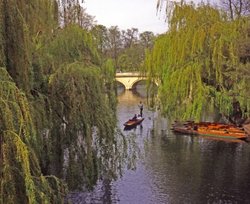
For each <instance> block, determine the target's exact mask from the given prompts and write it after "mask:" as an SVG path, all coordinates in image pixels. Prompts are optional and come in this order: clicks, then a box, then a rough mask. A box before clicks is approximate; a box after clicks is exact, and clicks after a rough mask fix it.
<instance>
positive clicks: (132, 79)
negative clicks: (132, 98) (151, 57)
mask: <svg viewBox="0 0 250 204" xmlns="http://www.w3.org/2000/svg"><path fill="white" fill-rule="evenodd" d="M115 78H116V80H117V81H119V82H120V83H122V84H123V85H124V86H125V88H126V89H132V88H133V85H134V84H135V83H137V82H138V81H141V80H146V79H147V78H146V77H145V76H142V75H141V73H139V72H117V73H116V77H115Z"/></svg>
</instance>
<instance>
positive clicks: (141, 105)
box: [138, 101, 143, 117]
mask: <svg viewBox="0 0 250 204" xmlns="http://www.w3.org/2000/svg"><path fill="white" fill-rule="evenodd" d="M138 107H139V108H140V116H141V117H142V111H143V103H142V102H141V101H140V103H139V104H138Z"/></svg>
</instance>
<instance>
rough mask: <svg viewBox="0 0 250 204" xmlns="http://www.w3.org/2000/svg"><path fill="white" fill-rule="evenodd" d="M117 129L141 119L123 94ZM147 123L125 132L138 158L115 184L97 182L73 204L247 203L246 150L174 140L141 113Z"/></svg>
mask: <svg viewBox="0 0 250 204" xmlns="http://www.w3.org/2000/svg"><path fill="white" fill-rule="evenodd" d="M118 100H119V104H118V110H117V116H118V120H119V121H118V126H119V127H120V128H121V129H123V123H124V122H125V121H126V120H127V119H128V118H131V117H132V116H133V115H134V114H135V113H139V108H138V106H137V105H138V103H139V101H140V100H142V101H143V102H144V104H145V103H146V101H145V100H146V99H143V98H141V97H139V96H138V95H135V94H133V93H132V92H131V91H126V92H124V93H122V94H120V96H119V97H118ZM144 117H145V120H144V121H143V123H142V126H137V128H136V129H133V130H130V131H123V133H124V134H125V135H126V137H128V139H129V138H131V139H135V141H136V144H137V145H138V147H139V150H140V151H139V152H140V154H139V153H138V154H136V155H134V158H133V159H134V162H133V163H134V165H128V169H127V170H124V174H123V176H122V177H121V178H119V179H118V180H117V181H113V182H100V183H98V185H97V186H96V188H95V189H94V191H92V192H88V193H77V194H76V195H75V196H72V202H73V203H121V204H158V203H159V204H160V203H170V204H171V203H173V204H175V203H177V204H178V203H197V204H199V203H250V144H248V143H245V142H241V141H238V140H236V141H232V140H218V139H211V138H205V137H192V136H183V135H175V134H173V133H172V132H171V131H170V130H169V129H168V124H167V121H166V120H164V119H162V118H160V117H158V115H157V113H153V112H151V111H149V110H148V109H147V107H146V106H145V109H144Z"/></svg>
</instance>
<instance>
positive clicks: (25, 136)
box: [0, 68, 66, 203]
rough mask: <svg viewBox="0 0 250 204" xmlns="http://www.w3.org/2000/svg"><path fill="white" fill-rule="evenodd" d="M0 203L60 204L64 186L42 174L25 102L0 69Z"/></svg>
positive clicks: (63, 194)
mask: <svg viewBox="0 0 250 204" xmlns="http://www.w3.org/2000/svg"><path fill="white" fill-rule="evenodd" d="M0 113H1V114H0V155H1V156H0V167H1V168H0V182H1V183H0V184H1V185H0V192H1V193H0V195H1V197H0V203H63V197H64V196H65V193H66V188H65V185H64V184H63V183H62V182H61V181H59V180H58V179H57V178H56V177H53V176H43V175H42V173H41V170H40V165H39V161H38V158H37V156H36V154H37V152H38V149H39V146H38V142H39V139H38V137H37V134H36V131H35V129H34V125H33V121H32V117H31V113H30V108H29V103H28V101H27V99H26V97H25V95H24V93H23V92H22V91H20V90H19V89H18V88H17V87H16V85H15V83H14V82H13V80H12V78H11V77H10V76H9V74H8V73H7V71H6V69H4V68H0Z"/></svg>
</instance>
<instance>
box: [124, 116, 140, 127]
mask: <svg viewBox="0 0 250 204" xmlns="http://www.w3.org/2000/svg"><path fill="white" fill-rule="evenodd" d="M143 120H144V118H139V119H136V120H128V121H127V122H126V123H124V124H123V125H124V126H125V128H133V127H136V126H137V125H139V124H141V123H142V121H143Z"/></svg>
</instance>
